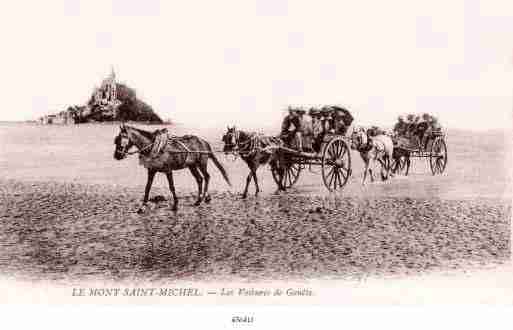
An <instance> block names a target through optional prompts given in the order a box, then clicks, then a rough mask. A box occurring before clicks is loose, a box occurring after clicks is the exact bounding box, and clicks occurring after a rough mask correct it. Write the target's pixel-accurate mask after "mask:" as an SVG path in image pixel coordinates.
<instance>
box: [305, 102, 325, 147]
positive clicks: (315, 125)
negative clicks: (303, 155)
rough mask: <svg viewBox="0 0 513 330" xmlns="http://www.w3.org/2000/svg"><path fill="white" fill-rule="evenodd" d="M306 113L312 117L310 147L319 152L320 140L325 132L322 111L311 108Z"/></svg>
mask: <svg viewBox="0 0 513 330" xmlns="http://www.w3.org/2000/svg"><path fill="white" fill-rule="evenodd" d="M308 114H309V115H310V117H311V118H312V132H313V143H312V148H313V150H314V151H315V152H319V151H320V149H321V144H322V140H323V138H324V134H325V133H326V131H325V127H324V117H323V113H322V111H321V110H319V109H315V108H311V109H310V110H309V111H308Z"/></svg>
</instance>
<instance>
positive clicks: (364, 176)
mask: <svg viewBox="0 0 513 330" xmlns="http://www.w3.org/2000/svg"><path fill="white" fill-rule="evenodd" d="M363 161H364V162H365V165H364V167H363V179H362V186H365V179H367V172H368V171H369V160H367V159H364V160H363Z"/></svg>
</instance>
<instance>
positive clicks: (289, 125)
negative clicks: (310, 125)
mask: <svg viewBox="0 0 513 330" xmlns="http://www.w3.org/2000/svg"><path fill="white" fill-rule="evenodd" d="M304 113H305V111H304V110H302V109H294V108H292V107H289V114H288V115H287V116H286V117H285V118H284V119H283V122H282V125H281V134H280V137H281V139H282V140H283V141H285V143H286V144H287V145H291V144H292V142H293V141H294V139H295V140H296V141H297V148H298V150H299V151H300V152H302V151H303V141H302V133H303V124H302V117H303V115H304Z"/></svg>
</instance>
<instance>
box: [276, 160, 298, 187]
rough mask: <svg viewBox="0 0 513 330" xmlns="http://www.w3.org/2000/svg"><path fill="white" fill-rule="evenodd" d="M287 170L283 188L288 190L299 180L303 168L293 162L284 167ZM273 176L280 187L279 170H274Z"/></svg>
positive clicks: (284, 175)
mask: <svg viewBox="0 0 513 330" xmlns="http://www.w3.org/2000/svg"><path fill="white" fill-rule="evenodd" d="M284 168H285V170H284V173H283V182H282V183H283V187H284V188H285V189H288V188H290V187H292V186H293V185H294V184H295V183H296V182H297V180H299V173H301V169H302V168H301V166H300V165H299V164H295V163H292V162H287V164H286V165H285V166H284ZM272 174H273V179H274V182H276V184H277V185H278V186H280V175H279V174H278V170H277V169H276V168H274V167H273V168H272Z"/></svg>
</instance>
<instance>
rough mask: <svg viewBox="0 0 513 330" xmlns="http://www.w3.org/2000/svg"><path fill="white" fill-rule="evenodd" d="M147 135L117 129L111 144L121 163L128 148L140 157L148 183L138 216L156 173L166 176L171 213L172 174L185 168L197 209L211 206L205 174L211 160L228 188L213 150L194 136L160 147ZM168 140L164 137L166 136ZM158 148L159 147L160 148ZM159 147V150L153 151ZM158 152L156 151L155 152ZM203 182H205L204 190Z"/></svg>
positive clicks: (175, 199)
mask: <svg viewBox="0 0 513 330" xmlns="http://www.w3.org/2000/svg"><path fill="white" fill-rule="evenodd" d="M160 132H161V131H156V132H155V133H152V132H147V131H144V130H141V129H137V128H135V127H130V126H125V125H122V126H120V132H119V134H118V135H117V136H116V138H115V140H114V144H115V145H116V149H115V151H114V158H115V159H117V160H121V159H124V158H125V157H126V156H127V155H128V154H130V153H129V150H130V148H132V147H133V146H135V147H136V148H137V149H138V151H136V152H137V153H139V161H140V164H141V165H143V166H144V167H146V168H147V169H148V180H147V182H146V189H145V191H144V199H143V206H142V207H141V208H140V209H139V212H143V211H144V209H145V207H146V204H147V202H148V195H149V193H150V189H151V186H152V184H153V178H154V177H155V174H156V173H157V172H161V173H165V174H166V177H167V180H168V183H169V189H170V191H171V193H172V195H173V202H174V203H173V208H172V209H173V210H174V211H176V210H177V208H178V198H177V196H176V193H175V186H174V182H173V171H174V170H181V169H185V168H188V169H189V171H190V172H191V174H192V176H193V177H194V178H195V179H196V183H197V184H198V197H197V200H196V202H195V203H194V205H196V206H197V205H199V204H200V203H201V202H202V201H203V200H204V201H205V203H208V202H210V200H211V197H210V195H209V194H208V184H209V181H210V175H209V173H208V171H207V164H208V159H211V160H212V161H213V162H214V164H215V165H216V167H217V168H218V169H219V171H220V172H221V174H222V176H223V178H224V179H225V180H226V182H227V183H228V185H230V186H231V184H230V179H229V178H228V174H227V173H226V171H225V169H224V167H223V166H222V165H221V164H220V163H219V161H218V160H217V158H216V156H215V155H214V153H213V152H212V148H211V147H210V145H209V144H208V142H206V141H205V140H203V139H201V138H199V137H197V136H194V135H184V136H176V137H170V138H169V139H168V140H167V141H164V142H165V143H163V144H162V143H160V141H161V140H162V139H156V137H157V135H158V134H157V133H160ZM166 139H167V135H166ZM159 144H160V145H159ZM156 146H158V148H155V147H156ZM156 149H157V150H156ZM203 181H205V183H204V186H203Z"/></svg>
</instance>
